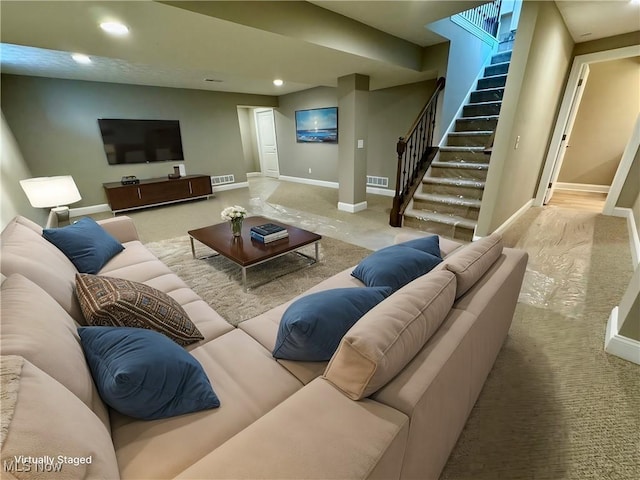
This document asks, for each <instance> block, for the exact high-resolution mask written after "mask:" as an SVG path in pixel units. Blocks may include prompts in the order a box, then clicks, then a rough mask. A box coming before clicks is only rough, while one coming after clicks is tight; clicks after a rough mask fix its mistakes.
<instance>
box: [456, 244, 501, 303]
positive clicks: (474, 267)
mask: <svg viewBox="0 0 640 480" xmlns="http://www.w3.org/2000/svg"><path fill="white" fill-rule="evenodd" d="M502 248H503V245H502V236H501V235H500V234H498V233H494V234H492V235H489V236H488V237H484V238H481V239H480V240H477V241H475V242H473V243H470V244H469V245H467V246H465V247H464V248H461V249H460V250H458V251H456V252H455V253H454V254H452V255H451V256H450V257H448V258H447V260H446V262H445V264H444V266H445V268H446V269H447V270H449V271H450V272H453V273H455V275H456V280H457V282H458V291H457V293H456V299H458V298H460V297H461V296H462V295H464V294H465V293H466V292H467V291H468V290H469V289H470V288H471V287H472V286H473V285H475V283H476V282H477V281H478V280H479V279H480V277H482V276H483V275H484V274H485V272H486V271H487V270H488V269H489V267H491V265H493V264H494V263H495V261H496V260H497V259H498V257H499V256H500V255H501V254H502Z"/></svg>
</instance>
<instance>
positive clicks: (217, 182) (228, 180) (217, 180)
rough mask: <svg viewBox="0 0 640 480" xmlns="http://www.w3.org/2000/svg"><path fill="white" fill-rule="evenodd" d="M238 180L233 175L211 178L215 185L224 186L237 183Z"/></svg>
mask: <svg viewBox="0 0 640 480" xmlns="http://www.w3.org/2000/svg"><path fill="white" fill-rule="evenodd" d="M235 181H236V179H235V178H234V177H233V175H218V176H212V177H211V183H212V184H213V185H214V186H215V185H222V184H224V183H235Z"/></svg>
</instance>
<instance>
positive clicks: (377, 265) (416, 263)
mask: <svg viewBox="0 0 640 480" xmlns="http://www.w3.org/2000/svg"><path fill="white" fill-rule="evenodd" d="M440 262H442V258H440V256H439V255H438V256H435V255H431V254H430V253H426V252H422V251H420V250H417V249H415V248H411V247H407V246H404V245H403V244H401V243H399V244H398V245H392V246H391V247H386V248H383V249H381V250H378V251H377V252H374V253H372V254H371V255H369V256H368V257H366V258H365V259H364V260H362V261H361V262H360V263H359V264H358V266H357V267H356V268H355V269H354V270H353V272H351V275H353V276H354V277H356V278H357V279H358V280H360V281H361V282H362V283H364V284H365V285H366V286H367V287H391V288H392V289H393V291H394V292H395V291H396V290H398V289H400V288H402V287H404V286H405V285H406V284H407V283H409V282H411V281H412V280H415V279H416V278H418V277H420V276H422V275H424V274H425V273H427V272H429V271H431V270H432V269H433V268H434V267H435V266H436V265H438V264H439V263H440Z"/></svg>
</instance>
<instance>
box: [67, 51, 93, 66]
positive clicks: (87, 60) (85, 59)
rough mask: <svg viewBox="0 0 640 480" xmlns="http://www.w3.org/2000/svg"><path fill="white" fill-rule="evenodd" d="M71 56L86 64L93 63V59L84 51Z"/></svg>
mask: <svg viewBox="0 0 640 480" xmlns="http://www.w3.org/2000/svg"><path fill="white" fill-rule="evenodd" d="M71 58H73V59H74V60H75V61H76V62H78V63H82V64H84V65H86V64H88V63H91V59H90V58H89V57H88V56H87V55H85V54H84V53H74V54H73V55H71Z"/></svg>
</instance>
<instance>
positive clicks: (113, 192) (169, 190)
mask: <svg viewBox="0 0 640 480" xmlns="http://www.w3.org/2000/svg"><path fill="white" fill-rule="evenodd" d="M102 186H103V187H104V191H105V193H106V194H107V201H108V202H109V207H110V208H111V211H112V212H113V213H117V212H123V211H125V210H135V209H138V208H146V207H152V206H156V205H164V204H167V203H175V202H183V201H185V200H193V199H196V198H205V197H208V196H209V195H211V194H212V193H213V190H212V188H211V177H209V176H208V175H187V176H184V177H180V178H174V179H169V178H167V177H164V178H148V179H146V180H140V183H137V184H133V185H123V184H122V183H121V182H110V183H103V184H102Z"/></svg>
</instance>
